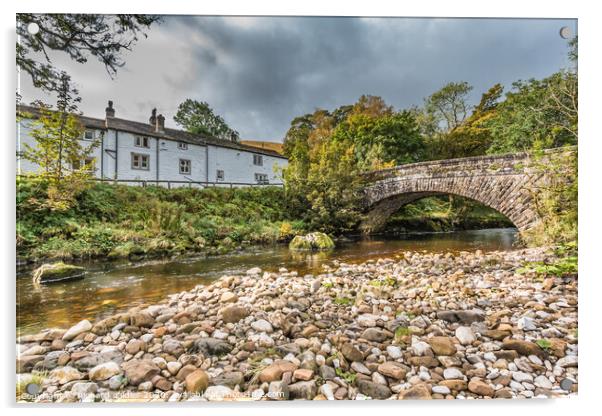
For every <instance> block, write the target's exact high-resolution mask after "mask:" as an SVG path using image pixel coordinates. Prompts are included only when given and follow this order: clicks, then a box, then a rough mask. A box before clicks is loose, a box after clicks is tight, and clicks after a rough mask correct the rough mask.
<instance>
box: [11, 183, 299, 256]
mask: <svg viewBox="0 0 602 416" xmlns="http://www.w3.org/2000/svg"><path fill="white" fill-rule="evenodd" d="M46 200H47V184H46V183H45V182H44V181H42V180H40V179H35V178H20V179H19V180H18V181H17V255H18V256H19V257H20V258H21V259H24V260H31V261H35V260H41V259H72V258H93V257H103V256H108V257H112V258H125V257H130V258H132V257H143V256H161V255H175V254H181V253H184V252H207V253H209V254H221V253H227V252H229V251H231V250H233V249H235V248H237V247H240V246H244V245H247V244H269V243H274V242H277V241H280V240H282V241H286V240H288V239H290V238H291V237H292V236H293V235H294V234H295V233H297V232H299V231H301V230H302V229H303V227H304V225H303V223H301V222H298V221H291V220H290V219H289V218H287V215H286V210H285V203H284V191H283V190H282V188H277V187H258V188H241V189H221V188H211V189H203V190H201V189H189V188H180V189H172V190H168V189H165V188H159V187H147V188H140V187H131V186H120V185H108V184H94V185H92V186H91V187H90V188H88V189H86V190H84V191H82V192H81V193H80V194H78V195H77V196H76V199H75V201H74V202H73V204H72V206H71V207H70V208H69V209H66V210H63V211H58V210H52V209H50V208H49V207H48V206H47V204H46Z"/></svg>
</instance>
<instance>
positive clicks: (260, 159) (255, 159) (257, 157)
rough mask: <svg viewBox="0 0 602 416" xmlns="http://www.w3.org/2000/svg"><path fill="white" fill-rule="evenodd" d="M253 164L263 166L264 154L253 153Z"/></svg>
mask: <svg viewBox="0 0 602 416" xmlns="http://www.w3.org/2000/svg"><path fill="white" fill-rule="evenodd" d="M253 164H254V165H255V166H263V156H262V155H253Z"/></svg>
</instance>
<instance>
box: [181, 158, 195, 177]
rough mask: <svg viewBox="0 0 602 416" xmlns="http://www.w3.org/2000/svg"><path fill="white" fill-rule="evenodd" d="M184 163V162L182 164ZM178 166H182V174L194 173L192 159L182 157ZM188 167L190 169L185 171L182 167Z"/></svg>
mask: <svg viewBox="0 0 602 416" xmlns="http://www.w3.org/2000/svg"><path fill="white" fill-rule="evenodd" d="M182 163H184V164H183V165H182ZM178 166H179V168H180V175H190V174H191V173H192V161H191V160H190V159H180V161H179V163H178ZM185 166H187V167H188V171H183V170H182V167H185Z"/></svg>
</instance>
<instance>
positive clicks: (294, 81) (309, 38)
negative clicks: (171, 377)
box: [21, 16, 577, 141]
mask: <svg viewBox="0 0 602 416" xmlns="http://www.w3.org/2000/svg"><path fill="white" fill-rule="evenodd" d="M562 26H568V27H569V28H571V31H572V33H576V30H577V27H576V26H577V23H576V21H575V20H536V19H426V18H425V19H409V18H314V17H198V16H167V17H165V18H164V21H163V23H161V24H160V25H157V26H153V27H152V28H151V29H150V31H149V32H148V38H146V39H141V40H140V41H139V42H138V43H137V44H136V45H135V46H134V49H133V51H132V52H126V53H125V55H124V59H125V61H126V64H125V66H124V67H123V68H121V69H120V70H119V72H118V74H117V76H116V77H115V78H114V79H111V78H110V77H109V76H108V74H107V73H106V71H105V69H104V66H103V65H102V64H100V63H99V62H98V61H96V60H95V59H94V58H92V59H90V60H89V61H88V63H86V64H78V63H75V62H71V61H69V60H68V59H66V58H65V57H64V56H61V55H59V54H56V55H53V61H54V63H55V64H56V65H57V66H58V67H59V68H61V69H66V70H67V71H68V72H69V73H70V74H71V75H72V78H73V79H74V81H75V82H76V83H77V84H78V86H79V89H80V93H81V96H82V100H83V101H82V103H81V105H80V109H81V110H82V111H83V112H84V114H86V115H88V116H92V117H99V118H103V117H104V108H105V107H106V103H107V100H109V99H112V100H113V101H114V102H115V108H116V112H117V114H116V115H117V117H121V118H127V119H131V120H136V121H146V120H148V117H149V116H150V112H151V109H152V108H153V107H156V108H157V109H158V112H159V113H162V114H164V115H165V117H166V119H167V120H166V124H167V125H168V126H171V127H177V126H176V124H175V122H174V121H173V116H174V114H175V112H176V110H177V107H178V104H179V103H181V102H182V101H184V100H185V99H186V98H193V99H196V100H200V101H207V102H208V103H209V104H210V105H211V107H212V108H213V109H214V110H215V111H216V112H217V113H218V114H220V115H221V116H222V117H224V119H225V120H226V122H227V123H228V124H229V125H230V126H231V127H232V128H234V129H236V130H238V131H239V133H240V135H241V138H243V139H256V140H270V141H282V139H283V137H284V134H285V133H286V131H287V129H288V126H289V125H290V121H291V120H292V119H293V118H294V117H296V116H298V115H302V114H305V113H308V112H312V111H314V110H315V109H316V108H326V109H333V108H336V107H338V106H340V105H343V104H350V103H353V102H355V101H356V100H357V98H358V97H359V96H360V95H362V94H371V95H379V96H381V97H383V98H384V99H385V100H386V101H387V103H389V104H391V105H393V106H395V107H396V108H398V109H402V108H407V107H410V106H412V105H421V104H422V103H423V100H424V97H426V96H428V95H430V94H432V93H433V92H434V91H436V90H437V89H439V88H440V87H442V86H443V85H445V84H446V83H448V82H451V81H468V82H469V83H470V84H471V85H473V86H474V93H473V97H472V100H473V101H478V98H479V97H480V94H482V93H483V92H484V91H486V90H487V89H488V88H489V87H491V86H492V85H493V84H495V83H497V82H501V83H502V84H504V85H506V86H510V84H511V83H512V82H513V81H515V80H518V79H528V78H542V77H545V76H547V75H550V74H551V73H553V72H555V71H557V70H559V69H560V68H562V67H567V66H568V59H567V57H566V56H567V46H566V40H564V39H562V38H561V37H560V36H559V30H560V28H561V27H562ZM21 93H22V95H23V98H24V101H25V102H29V101H32V100H33V99H36V98H44V96H43V95H41V94H40V93H39V92H38V91H36V90H35V89H34V88H33V87H32V86H31V81H30V79H29V77H28V75H23V77H22V79H21Z"/></svg>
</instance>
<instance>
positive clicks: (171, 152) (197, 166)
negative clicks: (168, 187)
mask: <svg viewBox="0 0 602 416" xmlns="http://www.w3.org/2000/svg"><path fill="white" fill-rule="evenodd" d="M180 159H186V160H190V174H181V173H180ZM205 175H206V164H205V146H199V145H196V144H190V143H188V149H186V150H182V149H179V148H178V142H177V141H173V140H164V139H159V178H160V180H170V181H194V182H204V181H205ZM174 185H175V186H177V185H176V184H174ZM182 185H183V186H186V185H185V184H182Z"/></svg>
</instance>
